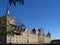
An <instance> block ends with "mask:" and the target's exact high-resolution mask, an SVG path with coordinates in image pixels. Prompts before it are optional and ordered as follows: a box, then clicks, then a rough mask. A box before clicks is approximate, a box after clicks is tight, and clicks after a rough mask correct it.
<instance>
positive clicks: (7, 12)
mask: <svg viewBox="0 0 60 45" xmlns="http://www.w3.org/2000/svg"><path fill="white" fill-rule="evenodd" d="M6 14H9V7H8V5H7V10H6Z"/></svg>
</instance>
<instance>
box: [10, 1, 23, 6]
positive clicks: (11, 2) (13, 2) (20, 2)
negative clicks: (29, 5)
mask: <svg viewBox="0 0 60 45" xmlns="http://www.w3.org/2000/svg"><path fill="white" fill-rule="evenodd" d="M17 2H18V3H19V4H21V5H24V0H9V5H10V6H11V5H12V4H14V6H16V3H17Z"/></svg>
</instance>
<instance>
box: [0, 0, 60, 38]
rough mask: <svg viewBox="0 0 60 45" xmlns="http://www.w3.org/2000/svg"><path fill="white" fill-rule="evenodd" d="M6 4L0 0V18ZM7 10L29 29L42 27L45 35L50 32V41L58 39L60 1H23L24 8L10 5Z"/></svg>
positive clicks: (6, 0) (59, 30) (59, 31)
mask: <svg viewBox="0 0 60 45" xmlns="http://www.w3.org/2000/svg"><path fill="white" fill-rule="evenodd" d="M7 2H8V0H0V16H1V15H4V14H5V12H6V8H7ZM9 7H10V6H9ZM9 10H10V14H11V16H13V17H15V18H16V19H17V20H19V19H21V21H22V22H23V23H24V24H25V25H26V26H27V27H29V28H30V29H33V28H34V27H35V28H37V29H38V28H41V27H43V28H44V32H45V34H47V32H48V30H49V31H50V33H51V35H52V39H60V0H25V4H24V6H22V5H19V4H17V5H16V6H15V7H14V6H13V5H12V6H11V7H10V8H9Z"/></svg>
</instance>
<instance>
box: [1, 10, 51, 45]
mask: <svg viewBox="0 0 60 45" xmlns="http://www.w3.org/2000/svg"><path fill="white" fill-rule="evenodd" d="M50 41H51V35H50V33H49V32H48V34H47V35H45V34H44V30H43V28H40V29H35V28H34V29H33V30H32V31H31V30H30V29H29V28H28V27H26V28H23V29H22V28H21V27H19V26H18V27H17V26H16V25H15V19H14V18H13V17H11V16H10V14H9V11H8V10H7V11H6V14H5V15H4V16H2V17H0V43H13V44H15V43H16V44H23V43H24V44H26V43H30V44H31V43H33V44H37V43H49V42H50Z"/></svg>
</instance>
